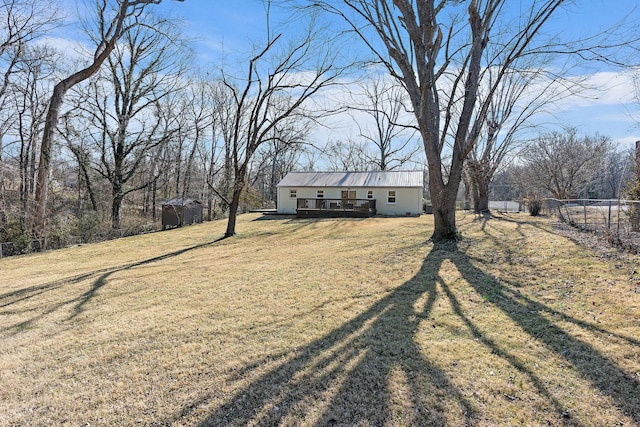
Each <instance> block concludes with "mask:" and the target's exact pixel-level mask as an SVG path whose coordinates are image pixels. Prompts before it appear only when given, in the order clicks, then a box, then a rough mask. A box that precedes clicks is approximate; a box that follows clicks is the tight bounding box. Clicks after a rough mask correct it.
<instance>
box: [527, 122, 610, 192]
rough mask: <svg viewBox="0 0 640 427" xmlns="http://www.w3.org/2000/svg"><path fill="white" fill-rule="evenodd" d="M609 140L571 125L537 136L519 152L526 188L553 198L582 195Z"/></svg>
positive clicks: (608, 148) (599, 163) (594, 173)
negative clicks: (581, 133) (548, 194)
mask: <svg viewBox="0 0 640 427" xmlns="http://www.w3.org/2000/svg"><path fill="white" fill-rule="evenodd" d="M610 147H611V143H610V140H609V139H608V138H606V137H603V136H599V135H595V136H583V137H581V136H579V135H578V133H577V130H576V129H574V128H569V129H566V130H565V131H564V132H551V133H547V134H544V135H541V136H540V137H538V138H537V139H536V140H535V141H533V142H532V144H530V145H529V146H527V148H526V149H524V150H523V151H522V152H521V153H520V156H519V157H520V158H521V160H522V163H523V166H522V168H521V171H520V173H521V175H522V182H523V183H525V185H526V187H527V188H528V191H527V192H529V193H530V192H532V191H534V192H535V191H541V190H543V191H546V192H548V193H550V194H551V195H552V196H553V197H555V198H556V199H568V198H576V197H579V196H581V195H584V191H585V190H586V188H587V184H589V182H590V181H592V180H593V179H594V178H595V177H596V175H597V174H598V173H599V171H601V170H602V167H603V165H604V159H605V158H606V155H607V153H608V151H609V150H610Z"/></svg>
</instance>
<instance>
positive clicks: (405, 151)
mask: <svg viewBox="0 0 640 427" xmlns="http://www.w3.org/2000/svg"><path fill="white" fill-rule="evenodd" d="M362 90H363V95H364V98H365V99H364V100H363V102H362V104H361V105H359V104H357V103H356V104H355V105H353V106H351V107H350V108H351V110H354V111H356V112H360V113H364V120H362V119H361V118H360V117H353V118H354V122H355V124H356V126H357V127H358V130H359V135H358V136H359V137H360V138H362V139H363V140H364V141H366V142H367V145H369V146H372V147H373V149H369V148H368V147H366V148H364V150H363V152H362V155H363V156H364V157H365V160H366V162H367V163H368V164H370V165H371V166H372V169H374V170H381V171H385V170H393V169H396V168H399V167H402V166H403V165H405V164H406V163H408V162H411V161H414V162H415V161H416V157H417V155H418V153H419V151H420V147H419V145H418V144H417V140H416V138H415V136H416V133H417V132H418V130H417V128H416V127H415V126H414V125H413V124H412V123H406V121H407V117H403V115H404V113H406V112H408V109H407V107H406V105H405V104H406V103H407V102H408V100H406V99H405V98H406V91H404V89H403V88H402V87H400V86H398V85H397V84H396V82H395V81H392V82H388V81H386V80H385V79H384V78H383V77H382V76H380V75H375V76H374V77H373V78H371V79H367V80H365V82H364V83H363V84H362ZM408 114H409V115H411V116H412V114H411V113H410V111H409V112H408ZM367 116H368V117H367ZM367 119H368V120H367Z"/></svg>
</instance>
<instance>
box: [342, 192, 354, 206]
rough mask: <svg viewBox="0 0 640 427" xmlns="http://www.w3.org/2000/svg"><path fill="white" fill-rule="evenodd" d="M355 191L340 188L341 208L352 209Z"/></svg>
mask: <svg viewBox="0 0 640 427" xmlns="http://www.w3.org/2000/svg"><path fill="white" fill-rule="evenodd" d="M355 198H356V192H355V191H354V190H342V192H341V199H342V209H353V206H354V204H355V202H356V201H355Z"/></svg>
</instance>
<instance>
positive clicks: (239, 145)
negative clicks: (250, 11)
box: [223, 29, 338, 237]
mask: <svg viewBox="0 0 640 427" xmlns="http://www.w3.org/2000/svg"><path fill="white" fill-rule="evenodd" d="M281 38H282V36H281V35H278V36H276V37H274V38H271V39H269V41H268V42H267V44H266V46H265V47H264V49H262V51H260V52H259V53H258V54H257V55H255V56H254V57H253V58H251V60H250V61H249V63H248V66H247V72H246V77H244V78H243V80H244V84H242V85H239V84H238V82H239V81H240V80H239V79H232V78H230V76H228V75H223V83H224V85H225V87H226V88H227V90H228V91H229V92H230V93H231V97H232V99H233V104H232V106H233V110H232V111H231V116H230V119H231V123H232V129H231V130H232V134H231V135H230V136H231V139H230V147H229V148H230V151H231V153H230V154H231V156H230V159H231V166H232V168H233V186H232V190H231V192H232V194H231V200H229V207H230V208H229V220H228V223H227V230H226V232H225V237H231V236H233V235H234V234H235V232H236V231H235V230H236V216H237V210H238V206H239V204H240V196H241V195H242V192H243V190H245V188H246V184H247V183H246V179H247V177H248V168H249V166H250V164H251V160H252V158H253V155H254V154H255V153H256V150H257V149H258V148H259V147H260V146H262V145H263V144H265V143H268V142H269V141H271V140H273V139H274V138H276V139H277V138H279V137H280V133H279V132H277V129H278V128H279V127H280V126H282V125H283V124H284V123H290V121H291V120H294V119H297V120H298V121H299V122H300V123H304V122H306V121H307V120H308V119H309V118H310V117H311V116H312V115H313V113H312V112H311V111H310V110H308V109H307V108H305V107H306V104H307V102H308V101H310V100H311V99H312V97H313V96H314V95H316V94H317V93H318V92H319V91H320V90H321V89H323V88H324V87H326V86H328V85H330V84H332V82H334V80H336V78H337V76H338V70H337V68H336V67H334V66H332V58H330V57H329V56H325V55H322V54H320V55H318V53H319V52H318V51H316V50H314V48H313V47H314V43H313V41H314V40H316V41H317V40H318V37H317V35H316V34H314V32H313V31H312V30H311V29H310V30H309V31H308V32H307V33H306V34H305V36H304V37H303V39H302V41H300V42H297V43H295V42H294V43H293V44H292V45H290V46H289V47H286V48H285V49H283V51H282V53H281V54H280V55H275V54H273V53H274V50H275V49H276V45H277V44H278V42H280V41H282V42H284V40H281ZM270 55H272V56H270ZM269 60H270V62H271V64H273V65H271V66H268V65H266V64H267V63H268V61H269ZM312 60H318V61H319V62H317V63H315V64H313V63H312V62H311V61H312Z"/></svg>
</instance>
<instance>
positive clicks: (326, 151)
mask: <svg viewBox="0 0 640 427" xmlns="http://www.w3.org/2000/svg"><path fill="white" fill-rule="evenodd" d="M366 151H367V148H366V143H365V142H364V141H354V140H353V139H347V140H346V141H340V140H338V141H330V142H329V143H327V145H326V146H325V147H324V148H323V149H322V155H323V158H324V159H323V160H324V162H325V163H326V164H327V167H326V168H327V170H329V171H339V172H342V171H344V172H346V171H366V170H369V169H371V168H372V164H371V163H370V162H369V159H367V155H366Z"/></svg>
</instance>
